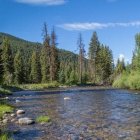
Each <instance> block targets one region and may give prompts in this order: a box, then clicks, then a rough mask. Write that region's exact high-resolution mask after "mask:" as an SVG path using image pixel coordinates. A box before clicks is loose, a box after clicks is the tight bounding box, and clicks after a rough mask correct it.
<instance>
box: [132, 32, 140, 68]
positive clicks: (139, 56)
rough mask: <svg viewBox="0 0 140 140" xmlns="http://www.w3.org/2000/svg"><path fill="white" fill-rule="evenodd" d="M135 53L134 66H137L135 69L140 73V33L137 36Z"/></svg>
mask: <svg viewBox="0 0 140 140" xmlns="http://www.w3.org/2000/svg"><path fill="white" fill-rule="evenodd" d="M135 42H136V47H135V53H134V55H133V60H132V63H133V64H132V65H133V66H135V69H136V70H138V71H140V33H139V34H136V36H135Z"/></svg>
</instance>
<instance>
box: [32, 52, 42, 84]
mask: <svg viewBox="0 0 140 140" xmlns="http://www.w3.org/2000/svg"><path fill="white" fill-rule="evenodd" d="M40 75H41V74H40V64H39V57H38V55H37V52H35V51H33V54H32V57H31V80H32V82H33V83H39V82H40Z"/></svg>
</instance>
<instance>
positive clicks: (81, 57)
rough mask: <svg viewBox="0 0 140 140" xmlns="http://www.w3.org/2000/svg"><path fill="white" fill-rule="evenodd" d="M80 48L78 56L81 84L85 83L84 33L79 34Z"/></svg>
mask: <svg viewBox="0 0 140 140" xmlns="http://www.w3.org/2000/svg"><path fill="white" fill-rule="evenodd" d="M77 44H78V49H79V58H78V64H79V65H78V66H79V82H80V84H81V83H83V71H85V69H84V55H85V49H84V44H83V39H82V35H81V34H79V38H78V42H77Z"/></svg>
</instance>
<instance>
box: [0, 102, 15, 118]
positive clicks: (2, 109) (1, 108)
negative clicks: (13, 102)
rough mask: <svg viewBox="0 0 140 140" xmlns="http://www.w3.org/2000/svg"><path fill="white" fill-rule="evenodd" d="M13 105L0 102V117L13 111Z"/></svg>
mask: <svg viewBox="0 0 140 140" xmlns="http://www.w3.org/2000/svg"><path fill="white" fill-rule="evenodd" d="M13 109H14V108H13V107H12V106H10V105H7V104H0V118H2V116H3V115H4V113H6V112H9V113H11V112H12V111H13Z"/></svg>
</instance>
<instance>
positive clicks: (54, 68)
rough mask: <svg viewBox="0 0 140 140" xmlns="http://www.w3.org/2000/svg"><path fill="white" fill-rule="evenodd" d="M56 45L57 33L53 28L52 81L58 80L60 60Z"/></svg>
mask: <svg viewBox="0 0 140 140" xmlns="http://www.w3.org/2000/svg"><path fill="white" fill-rule="evenodd" d="M56 45H57V43H56V34H55V30H54V28H53V30H52V33H51V56H50V60H51V61H50V81H56V80H57V79H58V70H59V60H58V50H57V48H56Z"/></svg>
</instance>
